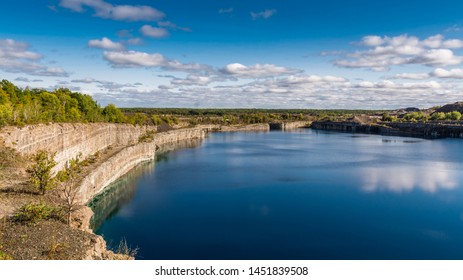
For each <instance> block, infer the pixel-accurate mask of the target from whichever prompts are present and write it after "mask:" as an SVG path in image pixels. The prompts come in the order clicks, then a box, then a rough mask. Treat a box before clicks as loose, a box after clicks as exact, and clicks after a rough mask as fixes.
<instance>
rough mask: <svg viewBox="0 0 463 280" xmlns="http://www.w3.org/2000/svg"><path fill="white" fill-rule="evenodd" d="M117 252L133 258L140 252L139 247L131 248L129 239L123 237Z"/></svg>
mask: <svg viewBox="0 0 463 280" xmlns="http://www.w3.org/2000/svg"><path fill="white" fill-rule="evenodd" d="M116 253H117V254H121V255H126V256H129V257H131V258H135V256H136V255H137V254H138V248H135V249H132V248H130V247H129V245H127V240H125V238H123V239H122V240H121V242H119V246H118V247H117V250H116Z"/></svg>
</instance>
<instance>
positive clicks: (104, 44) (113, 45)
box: [87, 37, 125, 50]
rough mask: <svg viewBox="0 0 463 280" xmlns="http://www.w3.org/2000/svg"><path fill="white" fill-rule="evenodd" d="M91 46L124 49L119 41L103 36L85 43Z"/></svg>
mask: <svg viewBox="0 0 463 280" xmlns="http://www.w3.org/2000/svg"><path fill="white" fill-rule="evenodd" d="M87 45H88V46H89V47H91V48H99V49H105V50H123V49H125V47H124V45H122V44H121V43H117V42H113V41H111V40H110V39H108V38H106V37H103V38H102V39H100V40H98V39H95V40H90V41H88V44H87Z"/></svg>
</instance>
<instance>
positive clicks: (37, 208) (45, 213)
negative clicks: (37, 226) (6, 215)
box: [13, 203, 62, 223]
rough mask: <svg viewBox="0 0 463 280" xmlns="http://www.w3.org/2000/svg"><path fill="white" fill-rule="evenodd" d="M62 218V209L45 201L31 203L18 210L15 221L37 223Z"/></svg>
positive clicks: (14, 217)
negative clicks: (44, 202)
mask: <svg viewBox="0 0 463 280" xmlns="http://www.w3.org/2000/svg"><path fill="white" fill-rule="evenodd" d="M47 219H57V220H62V209H60V208H57V207H53V206H50V205H46V204H43V203H37V204H35V203H29V204H26V205H24V206H22V207H21V208H19V209H18V210H16V212H15V214H14V216H13V221H15V222H19V223H35V222H38V221H40V220H47Z"/></svg>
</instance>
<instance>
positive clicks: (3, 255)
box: [0, 251, 13, 261]
mask: <svg viewBox="0 0 463 280" xmlns="http://www.w3.org/2000/svg"><path fill="white" fill-rule="evenodd" d="M12 259H13V257H12V256H10V255H8V254H7V253H5V252H2V251H0V261H7V260H12Z"/></svg>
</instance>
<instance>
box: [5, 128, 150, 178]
mask: <svg viewBox="0 0 463 280" xmlns="http://www.w3.org/2000/svg"><path fill="white" fill-rule="evenodd" d="M154 129H155V128H154V127H149V126H133V125H127V124H108V123H98V124H68V123H66V124H49V125H45V124H39V125H31V126H25V127H21V128H20V127H6V128H3V129H2V131H1V133H0V138H1V139H3V142H4V144H5V145H6V146H8V147H12V148H14V149H16V150H17V151H18V152H20V153H22V154H33V153H35V152H37V151H38V150H47V151H49V152H52V153H54V152H55V153H56V155H55V160H56V162H57V163H58V164H57V166H56V170H60V169H62V168H63V167H64V166H65V164H66V162H67V161H68V160H70V159H72V158H75V157H77V156H78V155H79V153H81V154H82V157H83V158H86V157H88V156H90V155H92V154H95V153H96V152H98V151H101V150H104V149H106V148H107V147H109V146H112V145H114V146H115V145H124V146H126V145H130V144H135V143H137V142H138V139H139V137H140V136H141V135H143V134H145V133H146V132H147V131H148V130H154Z"/></svg>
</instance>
